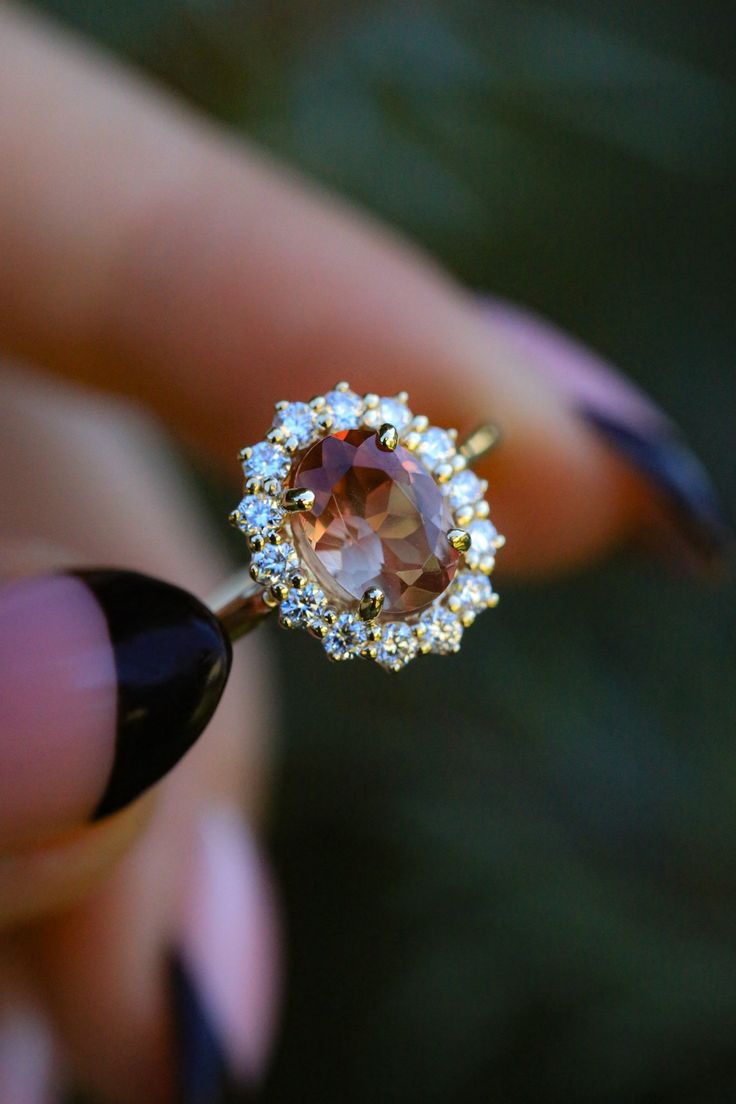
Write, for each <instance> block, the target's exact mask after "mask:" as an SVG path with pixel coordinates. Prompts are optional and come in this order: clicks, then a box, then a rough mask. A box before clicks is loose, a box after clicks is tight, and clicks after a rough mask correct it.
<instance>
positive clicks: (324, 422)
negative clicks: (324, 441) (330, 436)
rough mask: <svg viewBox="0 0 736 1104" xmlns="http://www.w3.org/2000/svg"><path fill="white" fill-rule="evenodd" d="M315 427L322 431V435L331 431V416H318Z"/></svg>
mask: <svg viewBox="0 0 736 1104" xmlns="http://www.w3.org/2000/svg"><path fill="white" fill-rule="evenodd" d="M317 426H318V428H319V429H320V430H321V431H322V433H327V432H328V430H330V429H332V415H331V414H320V416H319V417H318V418H317Z"/></svg>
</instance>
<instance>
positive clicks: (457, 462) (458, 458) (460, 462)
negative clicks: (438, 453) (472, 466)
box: [450, 452, 468, 475]
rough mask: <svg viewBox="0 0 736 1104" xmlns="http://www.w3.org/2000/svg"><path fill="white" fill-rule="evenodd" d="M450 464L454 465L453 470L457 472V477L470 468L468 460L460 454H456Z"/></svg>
mask: <svg viewBox="0 0 736 1104" xmlns="http://www.w3.org/2000/svg"><path fill="white" fill-rule="evenodd" d="M450 463H451V464H452V469H453V471H454V472H455V475H457V473H458V472H461V471H464V469H465V468H466V467H467V466H468V462H467V460H466V459H465V457H464V456H463V455H462V453H460V452H456V453H455V455H454V456H453V458H452V460H451V461H450Z"/></svg>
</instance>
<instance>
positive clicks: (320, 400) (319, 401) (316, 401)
mask: <svg viewBox="0 0 736 1104" xmlns="http://www.w3.org/2000/svg"><path fill="white" fill-rule="evenodd" d="M309 405H310V406H311V408H312V410H315V411H317V412H319V411H320V410H324V407H325V397H324V395H315V396H314V398H313V399H310V400H309Z"/></svg>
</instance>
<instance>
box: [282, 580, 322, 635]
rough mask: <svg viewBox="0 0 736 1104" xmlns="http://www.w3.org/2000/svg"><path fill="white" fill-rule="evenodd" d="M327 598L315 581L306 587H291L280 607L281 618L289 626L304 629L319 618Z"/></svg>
mask: <svg viewBox="0 0 736 1104" xmlns="http://www.w3.org/2000/svg"><path fill="white" fill-rule="evenodd" d="M325 604H326V599H325V596H324V594H323V593H322V591H321V590H320V589H319V587H318V586H316V585H315V584H314V583H307V585H306V586H305V587H302V588H301V589H299V588H298V587H291V588H290V590H289V593H288V594H287V595H286V597H285V598H284V600H283V602H282V603H281V607H280V611H279V612H280V617H281V620H282V621H283V622H284V623H285V624H287V625H288V626H289V627H293V628H297V627H298V628H301V629H304V628H306V627H307V626H308V625H311V624H312V622H313V621H317V620H319V617H320V614H321V612H322V610H323V609H324V606H325Z"/></svg>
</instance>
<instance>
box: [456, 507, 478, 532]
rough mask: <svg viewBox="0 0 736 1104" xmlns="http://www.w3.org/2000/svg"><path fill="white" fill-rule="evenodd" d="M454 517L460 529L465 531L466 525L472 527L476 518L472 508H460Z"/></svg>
mask: <svg viewBox="0 0 736 1104" xmlns="http://www.w3.org/2000/svg"><path fill="white" fill-rule="evenodd" d="M454 516H455V522H456V523H457V526H458V528H459V529H464V528H465V526H466V525H470V523H471V521H472V520H473V518H474V517H475V511H474V510H473V507H472V506H459V507H458V509H457V510H456V511H455V515H454Z"/></svg>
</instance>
